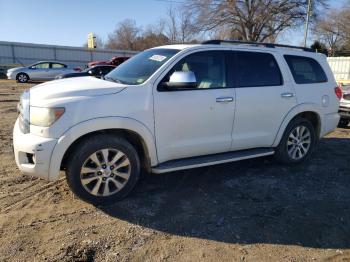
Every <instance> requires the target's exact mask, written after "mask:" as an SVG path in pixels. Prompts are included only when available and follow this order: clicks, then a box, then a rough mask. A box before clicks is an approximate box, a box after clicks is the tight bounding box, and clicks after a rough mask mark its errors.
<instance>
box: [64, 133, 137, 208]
mask: <svg viewBox="0 0 350 262" xmlns="http://www.w3.org/2000/svg"><path fill="white" fill-rule="evenodd" d="M139 176H140V160H139V157H138V155H137V152H136V150H135V149H134V147H133V146H132V145H131V144H130V143H129V142H128V141H127V140H125V139H123V138H118V137H115V136H112V135H97V136H94V137H91V138H89V139H88V140H84V141H82V142H80V143H79V144H78V145H77V147H76V149H75V150H74V151H73V152H72V154H71V155H70V161H69V162H68V165H67V169H66V178H67V182H68V185H69V187H70V188H71V190H72V191H73V192H74V193H75V194H76V195H77V196H78V197H79V198H81V199H83V200H85V201H87V202H89V203H91V204H94V205H110V204H112V203H113V202H116V201H118V200H121V199H122V198H124V197H126V196H127V195H128V194H129V193H130V191H131V190H132V189H133V188H134V186H135V184H136V182H137V181H138V179H139Z"/></svg>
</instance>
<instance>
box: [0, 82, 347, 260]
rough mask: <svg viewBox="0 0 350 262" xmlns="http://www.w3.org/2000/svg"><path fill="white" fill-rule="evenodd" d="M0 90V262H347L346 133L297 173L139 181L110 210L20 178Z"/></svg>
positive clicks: (256, 170)
mask: <svg viewBox="0 0 350 262" xmlns="http://www.w3.org/2000/svg"><path fill="white" fill-rule="evenodd" d="M29 86H31V85H30V84H26V85H19V84H16V83H15V82H12V81H7V80H0V261H45V260H46V261H162V260H166V261H198V260H201V261H202V260H203V261H350V223H349V222H350V205H349V203H350V190H349V187H350V128H347V129H337V130H336V131H335V132H333V133H332V134H330V135H328V136H327V137H326V138H324V139H322V140H321V142H320V144H319V147H318V150H317V152H316V153H315V154H314V156H313V157H312V160H311V161H309V162H307V163H305V164H302V165H300V166H296V167H285V166H281V165H278V164H276V163H275V162H274V161H273V159H271V158H261V159H255V160H248V161H243V162H237V163H231V164H224V165H218V166H212V167H205V168H199V169H193V170H189V171H181V172H174V173H169V174H165V175H158V176H157V175H154V176H151V177H147V178H143V179H142V180H141V181H140V183H139V184H138V186H137V188H136V189H135V191H134V192H133V193H132V195H131V196H130V197H128V198H127V199H125V200H124V201H122V202H119V203H116V204H115V205H114V206H111V207H108V208H98V207H94V206H91V205H89V204H87V203H84V202H82V201H81V200H79V199H77V198H75V197H74V196H73V194H72V193H71V192H70V191H69V189H68V186H67V184H66V181H65V179H64V177H62V178H61V179H60V180H59V181H57V182H53V183H52V182H47V181H44V180H40V179H36V178H33V177H28V176H23V175H21V174H20V172H19V171H18V170H17V168H16V165H15V162H14V156H13V153H12V134H11V132H12V127H13V124H14V121H15V119H16V116H17V113H16V104H17V103H18V99H19V95H20V93H21V92H22V91H23V90H24V89H25V88H28V87H29Z"/></svg>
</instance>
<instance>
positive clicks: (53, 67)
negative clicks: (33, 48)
mask: <svg viewBox="0 0 350 262" xmlns="http://www.w3.org/2000/svg"><path fill="white" fill-rule="evenodd" d="M77 70H78V69H77V68H76V69H74V68H72V67H70V66H68V65H66V64H63V63H60V62H53V61H40V62H38V63H35V64H33V65H30V66H24V67H15V68H11V69H9V70H7V73H6V74H7V78H8V79H12V80H17V82H20V83H26V82H28V81H48V80H52V79H55V77H56V76H58V75H61V74H68V73H74V72H76V71H77Z"/></svg>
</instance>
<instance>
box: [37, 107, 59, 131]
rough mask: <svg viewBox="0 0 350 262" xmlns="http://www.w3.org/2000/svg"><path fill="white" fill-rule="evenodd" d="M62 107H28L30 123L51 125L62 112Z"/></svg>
mask: <svg viewBox="0 0 350 262" xmlns="http://www.w3.org/2000/svg"><path fill="white" fill-rule="evenodd" d="M64 111H65V109H64V107H55V108H46V107H35V106H31V107H30V124H32V125H35V126H44V127H47V126H51V125H52V124H53V123H54V122H56V121H57V120H58V119H59V118H60V117H61V116H62V115H63V114H64Z"/></svg>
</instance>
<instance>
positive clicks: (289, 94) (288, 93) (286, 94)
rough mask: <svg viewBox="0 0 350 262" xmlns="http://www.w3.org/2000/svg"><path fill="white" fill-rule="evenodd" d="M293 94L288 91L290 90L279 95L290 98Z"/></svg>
mask: <svg viewBox="0 0 350 262" xmlns="http://www.w3.org/2000/svg"><path fill="white" fill-rule="evenodd" d="M294 96H295V94H294V93H290V92H287V93H282V94H281V97H283V98H291V97H294Z"/></svg>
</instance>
